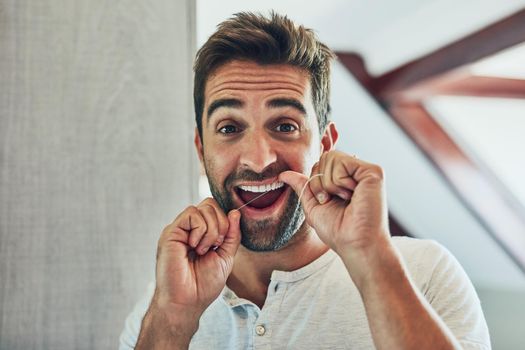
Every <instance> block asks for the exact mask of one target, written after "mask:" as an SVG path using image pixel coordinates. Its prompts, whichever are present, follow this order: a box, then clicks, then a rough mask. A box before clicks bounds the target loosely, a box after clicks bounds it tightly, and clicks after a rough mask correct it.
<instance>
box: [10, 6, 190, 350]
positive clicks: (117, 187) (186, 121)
mask: <svg viewBox="0 0 525 350" xmlns="http://www.w3.org/2000/svg"><path fill="white" fill-rule="evenodd" d="M194 7H195V6H194V2H193V1H191V0H156V1H151V2H150V1H148V2H146V1H132V0H123V1H102V0H77V1H61V0H42V1H40V0H39V1H29V0H0V148H1V149H0V349H2V350H4V349H5V350H14V349H20V350H27V349H115V348H116V347H117V344H118V335H119V333H120V331H121V329H122V327H123V323H124V319H125V317H126V315H127V314H128V313H129V312H130V310H131V308H132V306H133V304H134V303H135V302H136V301H137V299H138V298H139V296H140V295H141V294H142V293H143V292H144V291H145V288H146V285H147V282H148V281H150V280H151V279H152V278H153V275H154V262H155V249H156V241H157V238H158V236H159V234H160V232H161V230H162V229H163V228H164V226H165V225H166V224H168V223H170V222H171V221H172V220H173V219H174V217H175V216H176V214H177V213H178V212H179V211H180V209H182V208H184V207H185V206H187V205H188V204H189V203H191V202H192V201H193V199H194V198H196V197H197V196H196V194H195V193H196V191H197V189H196V181H194V180H192V179H195V178H196V176H195V173H196V172H195V169H197V168H196V163H195V162H196V157H195V156H194V151H193V147H192V139H193V131H192V130H193V109H192V104H191V79H192V72H191V62H192V59H193V55H194V50H195V35H194V33H195V21H194V20H195V9H194Z"/></svg>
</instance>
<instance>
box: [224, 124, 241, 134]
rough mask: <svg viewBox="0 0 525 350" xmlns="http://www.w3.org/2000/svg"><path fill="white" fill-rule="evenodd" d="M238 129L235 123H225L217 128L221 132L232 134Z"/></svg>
mask: <svg viewBox="0 0 525 350" xmlns="http://www.w3.org/2000/svg"><path fill="white" fill-rule="evenodd" d="M238 131H239V129H238V128H237V127H236V126H235V125H225V126H223V127H222V128H220V129H219V132H220V133H221V134H233V133H235V132H238Z"/></svg>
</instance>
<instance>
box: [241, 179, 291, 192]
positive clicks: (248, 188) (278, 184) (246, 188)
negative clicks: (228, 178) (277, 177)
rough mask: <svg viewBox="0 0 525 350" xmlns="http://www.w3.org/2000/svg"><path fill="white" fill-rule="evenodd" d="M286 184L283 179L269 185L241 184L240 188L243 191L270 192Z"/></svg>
mask: <svg viewBox="0 0 525 350" xmlns="http://www.w3.org/2000/svg"><path fill="white" fill-rule="evenodd" d="M283 186H284V183H282V182H281V181H277V182H274V183H271V184H268V185H260V186H243V185H241V186H239V188H240V189H241V190H243V191H250V192H268V191H273V190H276V189H278V188H281V187H283Z"/></svg>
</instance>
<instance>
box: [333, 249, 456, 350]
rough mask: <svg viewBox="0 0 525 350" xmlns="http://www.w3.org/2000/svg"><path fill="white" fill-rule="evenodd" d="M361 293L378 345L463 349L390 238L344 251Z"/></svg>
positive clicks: (346, 263)
mask: <svg viewBox="0 0 525 350" xmlns="http://www.w3.org/2000/svg"><path fill="white" fill-rule="evenodd" d="M342 255H343V256H344V257H343V261H344V263H345V265H346V268H347V269H348V271H349V273H350V276H351V277H352V279H353V281H354V283H356V286H357V288H358V290H359V292H360V294H361V297H362V299H363V303H364V306H365V310H366V314H367V318H368V323H369V326H370V330H371V333H372V337H373V340H374V344H375V345H376V348H377V349H460V348H461V346H460V345H459V343H458V341H457V340H456V339H455V337H454V335H453V334H452V332H451V331H450V329H449V328H448V327H447V326H446V325H445V324H444V322H443V321H442V320H441V319H440V317H439V316H438V315H437V313H436V312H435V311H434V310H433V309H432V307H431V306H430V304H429V303H428V302H427V301H426V300H425V298H424V297H423V295H422V294H421V293H420V291H419V290H418V289H417V288H416V287H415V286H414V285H413V284H412V283H411V281H410V277H409V276H408V272H407V271H406V269H405V267H404V265H403V263H402V261H401V259H400V257H399V255H398V253H397V251H396V250H395V248H394V247H393V245H392V244H391V242H390V240H389V239H385V240H384V241H382V242H379V243H377V244H376V246H374V247H370V248H368V249H364V250H362V251H358V252H355V251H354V252H349V253H347V254H342Z"/></svg>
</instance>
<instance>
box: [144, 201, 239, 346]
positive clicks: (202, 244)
mask: <svg viewBox="0 0 525 350" xmlns="http://www.w3.org/2000/svg"><path fill="white" fill-rule="evenodd" d="M240 216H241V213H240V212H239V211H237V210H232V211H230V212H229V213H228V216H226V215H225V214H224V212H223V211H222V209H221V208H220V206H219V205H218V204H217V202H216V201H215V200H214V199H212V198H207V199H205V200H204V201H202V202H201V203H200V204H199V205H198V206H196V207H195V206H190V207H188V208H186V209H185V210H184V211H183V212H182V213H181V214H180V215H179V216H178V217H177V218H176V219H175V220H174V221H173V223H171V224H170V225H168V226H167V227H166V228H165V229H164V231H163V232H162V234H161V236H160V239H159V244H158V249H157V269H156V289H155V294H154V296H153V299H152V302H151V305H150V308H149V310H148V312H147V313H146V316H145V317H144V320H143V324H142V329H141V332H140V336H139V341H138V342H137V348H142V347H139V345H144V346H146V345H147V346H146V347H148V348H164V347H163V346H162V345H160V343H162V344H165V345H168V344H170V345H172V346H173V345H176V344H175V343H178V344H179V345H181V344H180V342H179V341H180V340H182V339H185V343H187V342H189V340H190V339H191V336H192V335H193V333H194V332H195V331H196V330H197V327H198V322H199V318H200V316H201V315H202V313H203V312H204V311H205V310H206V308H207V307H208V306H209V305H210V304H211V303H212V302H213V301H214V300H215V299H216V298H217V297H218V296H219V294H220V293H221V291H222V289H223V288H224V286H225V285H226V280H227V278H228V276H229V275H230V273H231V271H232V268H233V261H234V257H235V253H236V252H237V248H238V247H239V243H240V241H241V233H240V227H239V220H240ZM215 247H216V248H215ZM159 327H160V328H161V329H158V328H159ZM159 331H160V334H159ZM172 336H174V337H175V338H178V340H179V341H177V340H175V339H171V340H170V339H167V338H171V337H172ZM163 338H164V340H161V339H163ZM173 340H175V342H174V343H172V342H171V341H173ZM157 345H160V346H157ZM146 347H145V348H146ZM184 347H185V346H182V348H184Z"/></svg>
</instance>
